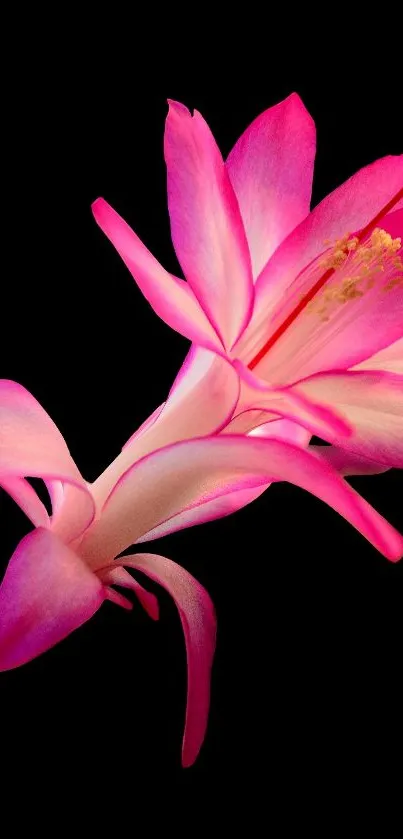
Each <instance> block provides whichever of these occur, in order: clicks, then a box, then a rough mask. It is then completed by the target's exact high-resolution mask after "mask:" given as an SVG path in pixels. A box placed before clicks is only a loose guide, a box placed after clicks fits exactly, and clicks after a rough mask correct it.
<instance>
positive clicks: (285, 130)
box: [226, 93, 316, 278]
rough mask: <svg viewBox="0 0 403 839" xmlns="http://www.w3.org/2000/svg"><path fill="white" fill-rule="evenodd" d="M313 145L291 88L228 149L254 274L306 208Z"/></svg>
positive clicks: (311, 128)
mask: <svg viewBox="0 0 403 839" xmlns="http://www.w3.org/2000/svg"><path fill="white" fill-rule="evenodd" d="M315 146H316V132H315V123H314V121H313V119H312V117H311V116H310V115H309V113H308V111H307V110H306V108H305V107H304V105H303V103H302V102H301V99H300V98H299V96H298V95H297V94H296V93H292V94H291V96H288V97H287V99H284V101H283V102H280V103H279V104H278V105H274V107H273V108H269V109H268V110H267V111H264V113H263V114H260V116H258V117H257V119H255V120H254V121H253V122H252V124H251V125H250V126H249V127H248V128H247V129H246V131H244V133H243V134H242V136H241V137H240V138H239V140H238V142H237V143H236V145H235V146H234V148H233V149H232V151H231V152H230V154H229V157H228V159H227V162H226V167H227V171H228V174H229V177H230V181H231V183H232V186H233V187H234V191H235V195H236V197H237V199H238V204H239V209H240V211H241V216H242V220H243V223H244V227H245V232H246V236H247V239H248V244H249V250H250V254H251V259H252V267H253V276H254V277H255V278H256V277H258V275H259V274H260V272H261V270H262V268H263V267H264V266H265V264H266V262H267V261H268V259H269V257H270V256H271V255H272V254H273V253H274V251H275V250H276V248H277V247H278V246H279V245H280V244H281V242H282V241H283V239H285V238H286V236H288V234H289V233H291V231H292V230H293V229H294V227H296V226H297V224H299V223H300V222H301V221H302V220H303V219H304V218H305V217H306V216H307V215H308V213H309V204H310V200H311V190H312V176H313V162H314V158H315Z"/></svg>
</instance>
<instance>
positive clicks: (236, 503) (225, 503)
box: [137, 420, 311, 544]
mask: <svg viewBox="0 0 403 839" xmlns="http://www.w3.org/2000/svg"><path fill="white" fill-rule="evenodd" d="M250 435H253V436H256V437H266V438H269V437H271V438H274V439H277V440H288V441H289V442H290V443H296V444H297V445H299V446H307V445H308V443H309V440H310V436H311V435H310V433H309V431H306V429H305V428H302V427H301V426H300V425H297V424H296V423H294V422H290V421H289V420H273V421H272V422H266V423H265V424H262V425H260V426H259V427H258V428H254V429H253V430H252V431H250ZM269 486H270V484H269V483H268V484H264V485H261V484H260V483H259V485H258V486H257V487H251V488H250V489H249V488H248V489H240V490H235V491H234V492H229V493H227V494H225V495H219V496H217V498H213V499H212V500H211V501H206V502H204V503H202V504H195V506H193V507H188V509H187V510H185V511H184V512H183V513H179V514H178V515H176V516H172V518H170V519H167V521H165V522H163V523H162V524H160V525H158V526H157V527H155V528H154V529H153V530H150V531H149V532H148V533H145V535H144V536H141V537H140V539H138V540H137V544H140V543H141V542H149V541H150V540H152V539H160V538H161V537H162V536H167V535H168V534H169V533H176V531H177V530H183V528H185V527H193V526H194V525H196V524H203V523H204V522H208V521H214V520H215V519H221V518H223V517H224V516H229V515H231V513H235V512H236V511H237V510H241V509H242V507H246V506H247V504H250V503H251V502H252V501H254V500H255V499H256V498H258V497H259V496H260V495H262V493H263V492H265V490H266V489H267V488H268V487H269Z"/></svg>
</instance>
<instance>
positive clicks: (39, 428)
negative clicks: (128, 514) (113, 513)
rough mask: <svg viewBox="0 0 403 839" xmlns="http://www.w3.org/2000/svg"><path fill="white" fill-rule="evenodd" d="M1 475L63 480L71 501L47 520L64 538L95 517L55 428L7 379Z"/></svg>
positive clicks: (2, 390) (2, 388)
mask: <svg viewBox="0 0 403 839" xmlns="http://www.w3.org/2000/svg"><path fill="white" fill-rule="evenodd" d="M0 476H1V478H2V479H3V476H5V477H7V478H9V477H32V478H35V477H38V478H43V479H44V480H45V482H47V483H48V482H49V481H50V480H59V481H62V482H63V483H66V489H65V496H66V497H67V496H68V497H69V498H70V499H71V504H70V506H69V508H68V507H67V506H66V504H65V503H63V505H61V506H60V507H59V509H58V511H57V513H56V515H55V517H54V520H53V521H52V528H53V529H55V531H57V533H59V535H60V536H61V537H62V536H63V538H64V539H72V538H74V537H76V536H78V535H79V534H80V533H82V532H83V531H84V530H85V528H86V527H87V525H88V524H89V523H90V522H91V521H92V519H93V518H94V511H95V507H94V501H93V499H92V496H91V493H90V492H89V489H88V486H87V484H86V482H85V481H84V479H83V478H82V476H81V475H80V472H79V471H78V469H77V466H76V465H75V463H74V461H73V459H72V457H71V455H70V453H69V450H68V448H67V446H66V443H65V441H64V439H63V437H62V435H61V433H60V431H59V430H58V428H57V427H56V425H55V424H54V422H53V421H52V420H51V418H50V417H49V415H48V414H47V413H46V411H45V410H44V409H43V408H42V406H41V405H40V404H39V402H37V400H36V399H34V397H33V396H32V395H31V394H30V393H29V392H28V391H27V390H26V389H25V388H24V387H22V386H21V385H19V384H17V382H11V381H8V380H7V379H1V380H0ZM46 479H47V480H46Z"/></svg>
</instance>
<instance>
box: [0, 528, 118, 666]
mask: <svg viewBox="0 0 403 839" xmlns="http://www.w3.org/2000/svg"><path fill="white" fill-rule="evenodd" d="M104 599H105V590H104V587H103V585H102V583H101V582H100V580H99V579H98V578H97V577H96V575H95V574H93V573H92V572H91V571H90V570H89V568H88V567H87V566H86V565H85V563H84V562H83V561H82V560H81V559H80V557H78V556H77V554H75V553H74V552H73V551H72V550H70V548H68V547H66V545H64V544H63V542H61V541H60V540H59V539H58V538H57V537H56V536H54V535H53V534H52V533H50V532H49V530H45V529H43V528H38V529H37V530H34V531H33V532H32V533H29V534H28V536H26V537H25V538H24V539H23V540H22V541H21V542H20V544H19V545H18V547H17V549H16V551H15V552H14V554H13V556H12V557H11V560H10V562H9V565H8V567H7V570H6V573H5V576H4V579H3V582H2V584H1V586H0V615H1V621H0V670H9V669H11V668H13V667H18V666H19V665H20V664H25V662H27V661H30V660H31V659H32V658H35V657H36V656H38V655H40V654H41V653H43V652H45V650H48V649H50V647H53V646H54V645H55V644H57V643H58V642H59V641H62V640H63V638H66V636H67V635H69V634H70V632H73V630H74V629H77V628H78V627H79V626H81V624H83V623H85V621H87V620H89V618H91V617H92V615H93V614H94V613H95V612H96V611H97V609H99V607H100V606H101V605H102V603H103V601H104Z"/></svg>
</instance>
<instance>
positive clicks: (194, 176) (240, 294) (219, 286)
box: [164, 102, 253, 349]
mask: <svg viewBox="0 0 403 839" xmlns="http://www.w3.org/2000/svg"><path fill="white" fill-rule="evenodd" d="M169 106H170V107H169V113H168V116H167V121H166V128H165V143H164V148H165V159H166V163H167V169H168V206H169V214H170V218H171V231H172V240H173V243H174V247H175V250H176V253H177V256H178V259H179V262H180V264H181V266H182V270H183V272H184V274H185V277H186V279H187V281H188V283H189V285H190V286H191V288H192V290H193V291H194V293H195V295H196V297H197V299H198V300H199V302H200V304H201V306H202V307H203V310H204V311H205V313H206V314H207V316H208V318H209V320H210V321H211V323H212V324H213V325H214V326H215V329H216V331H217V333H218V335H219V336H220V338H221V340H222V342H223V344H224V346H225V347H226V348H228V349H229V348H230V347H231V346H232V345H233V344H234V342H235V341H236V339H237V338H238V336H239V335H240V334H241V333H242V331H243V329H244V328H245V326H246V324H247V323H248V321H249V318H250V315H251V312H252V305H253V282H252V269H251V263H250V254H249V250H248V245H247V241H246V236H245V231H244V228H243V224H242V219H241V214H240V212H239V207H238V202H237V200H236V197H235V194H234V190H233V188H232V186H231V183H230V180H229V177H228V173H227V171H226V168H225V165H224V162H223V159H222V157H221V154H220V151H219V149H218V147H217V144H216V142H215V140H214V137H213V135H212V133H211V131H210V129H209V127H208V125H207V123H206V122H205V121H204V119H203V117H202V116H201V114H199V113H198V111H195V112H194V114H193V116H192V115H191V114H190V113H189V111H188V110H187V108H185V107H184V106H183V105H180V104H179V103H176V102H170V103H169Z"/></svg>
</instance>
